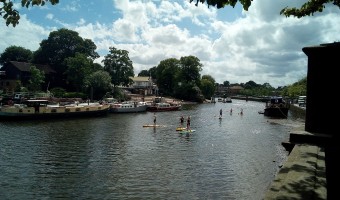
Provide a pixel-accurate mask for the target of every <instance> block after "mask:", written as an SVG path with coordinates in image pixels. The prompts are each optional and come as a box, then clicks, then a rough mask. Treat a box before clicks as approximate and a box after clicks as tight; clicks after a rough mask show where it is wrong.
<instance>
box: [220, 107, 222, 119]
mask: <svg viewBox="0 0 340 200" xmlns="http://www.w3.org/2000/svg"><path fill="white" fill-rule="evenodd" d="M220 118H222V108H221V109H220Z"/></svg>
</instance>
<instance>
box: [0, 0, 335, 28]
mask: <svg viewBox="0 0 340 200" xmlns="http://www.w3.org/2000/svg"><path fill="white" fill-rule="evenodd" d="M193 1H195V0H190V3H191V2H193ZM46 2H50V3H51V4H52V5H56V4H58V3H59V0H21V6H22V7H26V8H28V7H30V6H44V5H45V4H46ZM199 2H201V3H202V4H203V3H205V2H206V3H207V4H208V6H216V7H217V8H218V9H220V8H224V7H225V6H232V7H235V5H236V3H238V2H239V3H241V4H242V6H243V9H244V10H245V11H248V9H249V7H250V6H251V2H252V0H196V4H195V5H196V6H198V3H199ZM0 3H2V4H1V7H0V16H2V17H3V18H4V19H5V20H6V25H7V26H8V25H10V24H11V25H12V26H13V27H15V26H16V25H18V24H19V20H20V14H19V11H18V10H16V9H14V8H13V5H14V4H13V2H12V0H0ZM328 3H333V4H334V5H336V6H338V7H340V0H306V3H305V4H303V5H302V6H301V7H300V8H295V7H292V8H288V7H285V8H283V9H282V10H281V12H280V14H281V15H282V14H283V15H285V16H286V17H290V16H295V17H298V18H300V17H305V16H307V15H308V16H310V15H313V14H314V13H315V12H322V11H323V9H324V8H325V5H326V4H328Z"/></svg>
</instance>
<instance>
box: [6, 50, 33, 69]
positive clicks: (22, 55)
mask: <svg viewBox="0 0 340 200" xmlns="http://www.w3.org/2000/svg"><path fill="white" fill-rule="evenodd" d="M32 56H33V52H32V51H31V50H29V49H26V48H24V47H19V46H10V47H7V48H6V49H5V51H4V52H3V53H2V54H1V56H0V65H3V64H5V63H6V62H9V61H18V62H30V61H31V60H32Z"/></svg>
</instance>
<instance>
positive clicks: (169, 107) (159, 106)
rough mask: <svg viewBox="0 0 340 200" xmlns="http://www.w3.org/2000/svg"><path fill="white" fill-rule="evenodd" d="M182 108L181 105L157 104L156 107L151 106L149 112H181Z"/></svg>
mask: <svg viewBox="0 0 340 200" xmlns="http://www.w3.org/2000/svg"><path fill="white" fill-rule="evenodd" d="M181 108H182V106H181V105H180V104H170V103H164V102H161V103H155V104H154V105H149V106H148V108H147V111H152V112H161V111H177V110H180V109H181Z"/></svg>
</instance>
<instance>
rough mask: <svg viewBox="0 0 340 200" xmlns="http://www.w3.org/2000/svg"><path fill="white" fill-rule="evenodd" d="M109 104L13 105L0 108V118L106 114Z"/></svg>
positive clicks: (33, 118)
mask: <svg viewBox="0 0 340 200" xmlns="http://www.w3.org/2000/svg"><path fill="white" fill-rule="evenodd" d="M108 111H109V106H104V105H103V106H102V105H101V106H72V107H67V106H66V107H64V106H60V107H40V108H39V109H36V108H32V107H27V108H20V107H13V108H6V107H2V108H1V109H0V120H35V119H51V118H54V119H55V118H70V117H96V116H104V115H107V113H108Z"/></svg>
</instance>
